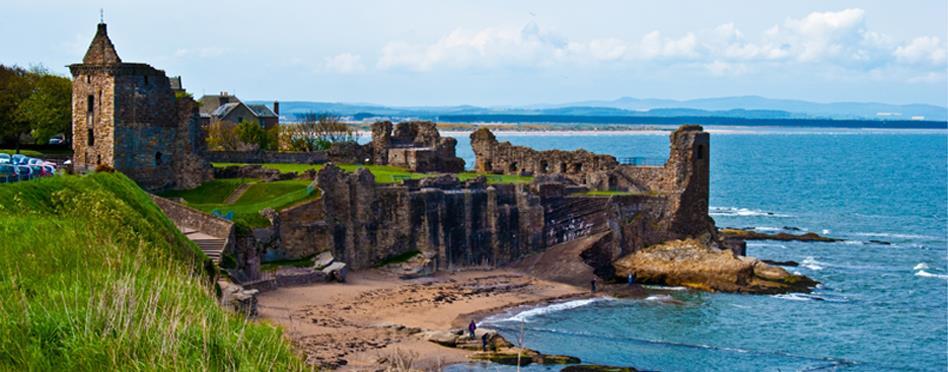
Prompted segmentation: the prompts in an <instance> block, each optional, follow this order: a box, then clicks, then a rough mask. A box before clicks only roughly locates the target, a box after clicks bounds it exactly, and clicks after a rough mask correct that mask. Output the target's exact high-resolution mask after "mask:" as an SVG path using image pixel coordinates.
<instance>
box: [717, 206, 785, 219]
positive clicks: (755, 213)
mask: <svg viewBox="0 0 948 372" xmlns="http://www.w3.org/2000/svg"><path fill="white" fill-rule="evenodd" d="M708 214H709V215H711V216H728V217H779V218H786V217H792V216H790V215H787V214H782V213H776V212H768V211H763V210H759V209H749V208H736V207H711V208H709V210H708Z"/></svg>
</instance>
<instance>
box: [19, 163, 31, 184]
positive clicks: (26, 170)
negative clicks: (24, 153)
mask: <svg viewBox="0 0 948 372" xmlns="http://www.w3.org/2000/svg"><path fill="white" fill-rule="evenodd" d="M31 178H33V168H30V166H29V165H17V166H16V179H17V181H28V180H30V179H31Z"/></svg>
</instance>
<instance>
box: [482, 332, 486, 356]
mask: <svg viewBox="0 0 948 372" xmlns="http://www.w3.org/2000/svg"><path fill="white" fill-rule="evenodd" d="M481 350H483V351H484V352H485V353H486V352H487V332H484V334H483V335H481Z"/></svg>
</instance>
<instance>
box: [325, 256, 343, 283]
mask: <svg viewBox="0 0 948 372" xmlns="http://www.w3.org/2000/svg"><path fill="white" fill-rule="evenodd" d="M322 271H323V273H324V274H326V276H327V277H329V278H331V279H333V280H335V281H337V282H339V283H345V282H346V275H348V274H349V268H348V267H346V264H344V263H342V262H338V261H336V262H333V263H331V264H329V266H326V267H325V268H323V270H322Z"/></svg>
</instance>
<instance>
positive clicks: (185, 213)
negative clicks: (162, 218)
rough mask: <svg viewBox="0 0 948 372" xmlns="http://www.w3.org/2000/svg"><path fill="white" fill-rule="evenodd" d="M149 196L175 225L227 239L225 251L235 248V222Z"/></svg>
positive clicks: (158, 197)
mask: <svg viewBox="0 0 948 372" xmlns="http://www.w3.org/2000/svg"><path fill="white" fill-rule="evenodd" d="M149 195H150V196H151V199H152V200H154V202H155V204H157V205H158V208H161V211H162V212H164V213H165V215H166V216H168V219H170V220H171V221H172V222H174V224H175V225H177V226H184V227H190V228H192V229H195V230H198V231H201V232H203V233H205V234H208V235H211V236H214V237H218V238H223V239H227V247H226V248H225V251H226V250H227V248H231V247H232V246H233V244H234V242H235V238H236V233H235V229H234V223H233V222H231V221H228V220H225V219H223V218H218V217H214V216H212V215H209V214H207V213H204V212H202V211H199V210H197V209H193V208H191V207H188V206H185V205H183V204H180V203H175V202H173V201H171V200H168V199H165V198H162V197H160V196H157V195H152V194H149Z"/></svg>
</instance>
